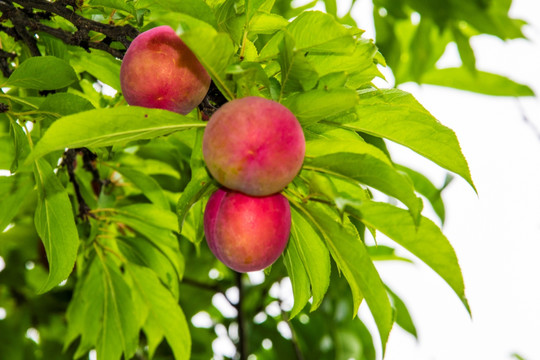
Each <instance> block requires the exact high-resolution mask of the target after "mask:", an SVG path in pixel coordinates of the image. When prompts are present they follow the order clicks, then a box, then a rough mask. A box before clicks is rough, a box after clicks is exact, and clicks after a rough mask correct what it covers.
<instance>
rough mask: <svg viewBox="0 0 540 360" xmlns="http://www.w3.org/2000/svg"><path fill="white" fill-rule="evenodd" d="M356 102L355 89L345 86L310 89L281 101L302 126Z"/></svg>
mask: <svg viewBox="0 0 540 360" xmlns="http://www.w3.org/2000/svg"><path fill="white" fill-rule="evenodd" d="M357 104H358V95H357V94H356V91H354V90H351V89H346V88H342V89H332V90H319V89H316V90H311V91H307V92H302V93H298V94H294V95H292V96H289V97H288V98H287V99H285V101H283V105H285V106H286V107H288V108H289V110H291V111H292V112H293V113H294V114H295V115H296V117H297V119H298V121H300V123H301V124H302V126H304V127H305V126H309V125H311V124H314V123H316V122H318V121H320V120H322V119H325V118H327V117H330V116H333V115H336V114H339V113H340V112H343V111H346V110H349V109H351V108H353V107H354V106H355V105H357Z"/></svg>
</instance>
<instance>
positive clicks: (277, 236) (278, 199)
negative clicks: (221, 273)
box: [204, 189, 291, 272]
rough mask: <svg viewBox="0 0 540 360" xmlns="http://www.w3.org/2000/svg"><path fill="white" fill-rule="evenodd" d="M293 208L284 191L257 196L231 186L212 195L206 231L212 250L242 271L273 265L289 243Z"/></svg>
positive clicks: (232, 267)
mask: <svg viewBox="0 0 540 360" xmlns="http://www.w3.org/2000/svg"><path fill="white" fill-rule="evenodd" d="M290 229H291V209H290V205H289V202H288V200H287V199H286V198H285V197H284V196H283V195H281V194H279V193H278V194H273V195H270V196H265V197H253V196H249V195H245V194H242V193H240V192H236V191H231V190H228V189H218V190H217V191H216V192H215V193H213V194H212V195H211V196H210V199H209V200H208V203H207V204H206V209H205V212H204V233H205V236H206V241H207V243H208V247H209V248H210V250H211V251H212V253H213V254H214V255H215V256H216V257H217V258H218V259H219V260H220V261H221V262H223V263H224V264H225V265H227V266H228V267H229V268H231V269H233V270H236V271H238V272H249V271H257V270H262V269H264V268H266V267H268V266H270V265H271V264H272V263H274V261H276V260H277V259H278V258H279V256H280V255H281V254H282V253H283V250H284V249H285V247H286V246H287V242H288V240H289V235H290Z"/></svg>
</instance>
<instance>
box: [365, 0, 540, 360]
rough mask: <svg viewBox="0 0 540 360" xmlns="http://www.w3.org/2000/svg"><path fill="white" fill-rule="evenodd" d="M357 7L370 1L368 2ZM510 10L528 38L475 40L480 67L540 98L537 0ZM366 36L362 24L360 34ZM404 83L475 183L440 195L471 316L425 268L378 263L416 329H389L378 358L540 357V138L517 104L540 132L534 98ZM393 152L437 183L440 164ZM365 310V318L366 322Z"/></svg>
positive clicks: (457, 183) (539, 105)
mask: <svg viewBox="0 0 540 360" xmlns="http://www.w3.org/2000/svg"><path fill="white" fill-rule="evenodd" d="M364 3H365V4H364V5H363V6H366V7H368V6H369V4H368V3H371V1H365V0H364ZM367 14H370V12H367ZM511 14H512V16H513V17H517V18H522V19H525V20H527V21H528V23H529V25H528V26H527V27H526V28H525V29H524V30H525V33H526V35H527V36H528V37H529V39H530V41H528V42H527V41H524V40H514V41H508V42H503V41H501V40H499V39H496V38H493V37H489V36H482V37H477V38H475V39H473V40H474V41H473V47H474V49H475V51H476V55H477V66H478V68H480V69H481V70H486V71H493V72H496V73H500V74H504V75H506V76H508V77H510V78H512V79H514V80H516V81H519V82H522V83H525V84H527V85H529V86H530V87H532V88H533V90H534V91H535V92H536V93H537V94H540V46H539V44H540V2H538V1H537V0H514V4H513V6H512V10H511ZM367 18H368V17H367V16H366V20H367V21H369V20H368V19H367ZM362 25H363V24H362ZM370 26H372V25H370ZM370 31H371V35H370ZM372 34H373V30H372V29H369V28H368V33H367V36H373V35H372ZM456 61H459V60H458V58H457V53H456V52H455V51H449V52H448V54H446V56H445V60H444V62H445V63H447V64H449V65H454V64H455V63H456ZM402 88H403V89H404V90H407V91H409V92H411V93H413V94H414V95H415V97H416V98H417V99H418V100H419V101H420V102H421V103H422V104H423V105H424V106H425V107H426V108H427V109H428V110H430V111H431V112H432V114H434V115H435V116H436V117H437V119H439V120H440V121H441V122H442V123H443V124H445V125H446V126H448V127H450V128H451V129H453V130H454V131H455V132H456V134H457V136H458V139H459V140H460V143H461V146H462V149H463V153H464V154H465V157H466V158H467V159H468V162H469V166H470V169H471V173H472V177H473V180H474V181H475V185H476V187H477V189H478V196H477V195H476V194H475V193H474V191H473V190H472V189H471V187H470V186H469V185H468V184H467V183H466V182H465V181H464V180H462V179H460V178H456V179H455V180H454V182H453V183H452V184H451V185H450V186H449V188H448V189H447V190H446V191H445V193H444V199H445V201H446V205H447V222H446V224H445V226H444V228H443V230H444V232H445V234H446V235H447V237H448V238H449V240H450V242H451V243H452V244H453V245H454V248H455V249H456V253H457V255H458V258H459V260H460V264H461V267H462V270H463V275H464V278H465V284H466V293H467V296H468V299H469V302H470V305H471V308H472V312H473V319H472V320H471V319H470V318H469V317H468V315H467V313H466V311H465V310H464V308H463V307H462V306H461V304H460V302H459V300H458V298H457V297H456V296H455V295H454V294H453V293H452V291H451V290H450V288H449V287H448V286H447V285H446V284H445V283H444V282H443V280H442V279H440V278H439V277H438V275H436V274H435V273H434V272H433V271H431V270H430V269H429V268H428V267H427V266H425V265H422V264H417V265H413V266H411V265H407V264H390V263H379V264H377V265H378V269H379V270H380V272H381V276H382V277H383V280H384V281H385V282H387V283H388V284H389V285H390V286H391V287H392V288H393V289H394V290H395V291H396V292H397V293H398V294H399V295H401V297H402V298H403V299H404V300H405V302H406V303H407V304H408V306H409V309H410V310H411V313H412V316H413V319H414V321H415V323H416V326H417V330H418V332H419V341H418V342H416V341H415V339H414V338H413V337H412V336H410V335H408V334H407V333H405V332H404V331H402V330H401V329H399V328H397V327H395V328H394V330H393V331H392V333H391V336H390V340H389V343H388V346H387V354H386V357H385V359H386V360H458V359H459V360H473V359H474V360H484V359H485V360H488V359H489V360H509V359H513V357H512V353H514V352H516V353H518V354H520V355H521V356H523V357H524V358H526V359H527V360H536V359H540V281H539V276H540V261H538V254H540V160H539V159H540V137H538V135H537V134H535V132H534V131H533V129H532V128H531V125H529V124H527V123H526V122H525V121H524V120H523V116H522V112H521V109H520V106H519V105H518V103H521V107H522V108H523V111H524V113H525V114H526V116H527V117H528V119H529V122H530V123H531V124H532V125H533V126H535V127H536V128H538V129H540V102H539V100H538V99H536V98H527V99H521V100H519V101H518V100H516V99H512V98H493V97H488V96H482V95H477V94H472V93H468V92H463V91H456V90H451V89H445V88H439V87H434V86H422V87H419V86H416V85H412V84H407V85H406V86H403V87H402ZM391 150H394V151H393V155H394V159H395V160H396V161H397V162H401V163H403V164H405V165H408V166H410V167H412V168H414V169H417V170H420V171H422V172H423V173H424V174H426V175H428V177H430V178H431V179H432V180H433V181H434V182H435V183H436V184H437V185H440V184H442V182H443V179H444V172H443V171H442V170H441V169H440V168H439V167H437V166H436V165H434V164H432V163H430V162H429V161H427V160H425V159H422V158H420V157H419V156H417V155H416V154H414V153H412V152H410V151H407V150H406V149H405V150H404V149H403V148H402V147H400V146H392V147H391ZM365 310H366V309H362V311H361V314H362V318H363V319H366V320H367V321H369V316H366V312H365ZM371 328H373V325H371Z"/></svg>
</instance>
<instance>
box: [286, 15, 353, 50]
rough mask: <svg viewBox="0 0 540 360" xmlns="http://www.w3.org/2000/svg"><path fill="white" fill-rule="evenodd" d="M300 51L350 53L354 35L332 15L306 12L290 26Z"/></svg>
mask: <svg viewBox="0 0 540 360" xmlns="http://www.w3.org/2000/svg"><path fill="white" fill-rule="evenodd" d="M287 29H288V31H289V33H290V34H291V35H292V37H293V39H294V42H295V45H296V48H297V49H298V50H310V51H319V52H334V53H350V52H352V51H353V50H354V47H355V40H354V37H353V36H352V33H351V32H350V31H349V30H348V29H347V28H345V27H344V26H343V25H341V24H340V23H339V22H337V21H336V19H335V18H334V17H333V16H332V15H328V14H325V13H323V12H320V11H306V12H304V13H302V14H301V15H299V16H298V17H297V18H296V19H294V21H293V22H291V23H290V24H289V26H288V28H287Z"/></svg>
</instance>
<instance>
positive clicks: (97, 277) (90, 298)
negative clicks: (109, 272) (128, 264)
mask: <svg viewBox="0 0 540 360" xmlns="http://www.w3.org/2000/svg"><path fill="white" fill-rule="evenodd" d="M103 291H104V290H103V268H102V266H101V263H100V262H99V260H96V258H95V257H94V258H93V260H90V261H89V262H88V264H87V265H86V267H85V271H84V272H82V275H81V276H79V279H78V281H77V285H76V287H75V291H74V294H73V298H72V300H71V302H70V303H69V306H68V309H67V312H66V318H67V321H68V329H67V334H66V338H65V343H64V351H65V350H66V349H67V348H68V346H69V345H70V344H71V343H72V342H73V341H75V339H77V338H78V337H79V335H80V337H81V340H80V342H79V346H78V348H77V351H76V352H75V354H74V357H75V358H80V357H81V356H83V355H87V353H88V351H90V350H91V349H94V348H95V347H96V344H97V341H98V336H99V333H100V331H101V327H102V316H101V315H102V314H103V302H104V299H103V295H104V293H103ZM97 295H101V296H97Z"/></svg>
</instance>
